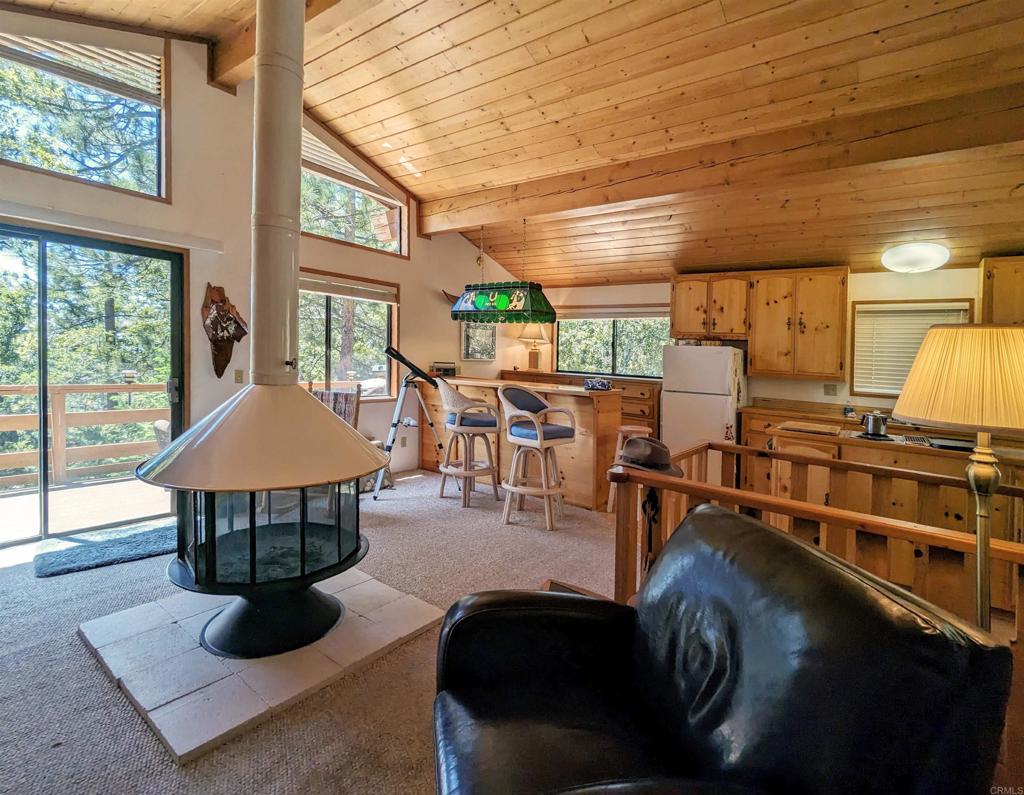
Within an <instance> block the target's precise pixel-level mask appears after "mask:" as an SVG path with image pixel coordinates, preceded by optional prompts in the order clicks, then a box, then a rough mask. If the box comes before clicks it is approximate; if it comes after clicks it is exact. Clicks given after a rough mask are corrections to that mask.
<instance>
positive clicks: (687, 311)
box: [670, 276, 710, 339]
mask: <svg viewBox="0 0 1024 795" xmlns="http://www.w3.org/2000/svg"><path fill="white" fill-rule="evenodd" d="M709 281H710V280H709V278H708V277H707V276H686V277H682V278H679V279H674V280H673V281H672V307H671V317H672V322H671V331H670V333H671V335H672V336H673V337H675V338H676V339H686V338H693V337H706V336H707V334H708V282H709Z"/></svg>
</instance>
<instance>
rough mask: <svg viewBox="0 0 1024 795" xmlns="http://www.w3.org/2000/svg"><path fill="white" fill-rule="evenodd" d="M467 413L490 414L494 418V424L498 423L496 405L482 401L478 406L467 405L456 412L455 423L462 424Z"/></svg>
mask: <svg viewBox="0 0 1024 795" xmlns="http://www.w3.org/2000/svg"><path fill="white" fill-rule="evenodd" d="M466 414H488V415H490V416H491V417H493V418H494V424H495V425H497V424H498V412H497V410H496V409H495V408H494V406H492V405H490V404H488V403H484V402H483V401H480V402H479V404H478V405H476V406H466V407H464V408H461V409H459V410H458V411H456V412H455V423H454V424H455V425H461V424H462V418H463V416H465V415H466Z"/></svg>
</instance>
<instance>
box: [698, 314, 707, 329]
mask: <svg viewBox="0 0 1024 795" xmlns="http://www.w3.org/2000/svg"><path fill="white" fill-rule="evenodd" d="M700 327H701V328H703V329H706V328H707V327H708V317H707V315H705V316H704V317H702V318H701V319H700Z"/></svg>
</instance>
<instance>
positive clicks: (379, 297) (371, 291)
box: [299, 271, 398, 304]
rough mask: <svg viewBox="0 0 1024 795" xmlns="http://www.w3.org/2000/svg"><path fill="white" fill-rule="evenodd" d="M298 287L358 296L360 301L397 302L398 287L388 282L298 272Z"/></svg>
mask: <svg viewBox="0 0 1024 795" xmlns="http://www.w3.org/2000/svg"><path fill="white" fill-rule="evenodd" d="M299 289H300V290H306V291H308V292H311V293H326V294H327V295H338V296H342V297H343V298H358V299H360V300H362V301H377V302H379V303H383V304H397V303H398V288H396V287H393V286H391V285H389V284H377V283H375V282H364V281H362V280H361V279H354V278H351V277H348V276H335V275H328V274H321V273H309V272H308V271H301V272H300V273H299Z"/></svg>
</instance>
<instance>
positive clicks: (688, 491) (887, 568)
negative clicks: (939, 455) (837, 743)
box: [609, 443, 1024, 631]
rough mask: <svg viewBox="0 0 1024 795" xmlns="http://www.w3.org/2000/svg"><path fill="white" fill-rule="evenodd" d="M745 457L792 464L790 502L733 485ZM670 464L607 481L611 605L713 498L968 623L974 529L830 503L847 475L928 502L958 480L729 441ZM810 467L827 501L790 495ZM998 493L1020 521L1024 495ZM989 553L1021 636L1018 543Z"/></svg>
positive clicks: (1021, 549)
mask: <svg viewBox="0 0 1024 795" xmlns="http://www.w3.org/2000/svg"><path fill="white" fill-rule="evenodd" d="M710 452H717V453H719V454H720V455H721V462H720V464H719V466H718V470H719V476H720V480H721V482H722V483H724V484H727V485H716V484H711V483H707V482H706V479H707V473H708V466H709V460H710V458H709V455H708V454H709V453H710ZM744 455H758V456H763V455H767V456H770V457H772V458H773V459H774V460H778V461H786V462H787V463H788V464H789V465H790V466H791V467H792V470H791V472H790V484H791V485H790V488H789V491H790V496H779V495H775V494H761V493H757V492H753V491H748V490H742V489H738V488H735V482H736V477H737V475H736V472H737V469H738V463H739V458H740V457H741V456H744ZM673 460H674V461H675V462H676V463H678V464H679V465H680V466H681V467H682V469H683V472H684V477H681V478H676V477H668V476H665V475H659V474H656V473H649V472H644V471H642V470H635V469H626V468H622V467H615V468H613V469H612V470H611V471H610V472H609V479H610V480H611V481H612V482H613V483H617V484H624V485H620V486H618V489H619V491H618V493H617V496H616V500H617V505H618V510H617V516H616V567H615V598H616V599H619V600H626V599H628V598H629V597H630V596H632V595H633V594H634V593H635V592H636V590H637V588H638V587H639V584H640V582H641V581H642V578H643V576H644V575H645V574H646V571H647V569H648V568H649V566H650V565H651V564H652V563H653V561H654V560H655V559H656V558H657V555H658V553H659V552H660V551H661V548H662V546H663V545H664V543H665V542H666V541H667V540H668V538H669V536H670V535H671V534H672V532H673V531H674V530H675V529H676V527H677V526H678V525H679V523H680V522H681V521H682V519H683V518H684V517H685V516H686V514H687V512H688V511H689V510H690V509H691V508H693V507H694V506H695V505H698V504H700V503H705V502H713V503H717V504H719V505H722V506H723V507H726V508H728V509H730V510H734V511H740V512H743V513H746V514H750V515H753V516H756V517H758V518H761V519H762V520H764V521H766V522H768V523H769V524H772V525H773V526H775V527H777V528H779V529H780V530H783V531H784V532H789V533H792V534H793V535H795V536H796V537H798V538H800V539H801V540H803V541H805V542H806V543H808V544H812V545H815V546H818V547H820V548H822V549H825V550H827V551H829V552H831V553H833V554H835V555H837V556H839V557H841V558H844V559H845V560H848V561H850V562H852V563H854V564H856V565H858V566H861V567H862V568H865V569H867V570H869V571H871V572H872V573H874V574H876V575H878V576H880V577H882V578H883V579H886V580H889V581H891V582H894V583H896V584H898V585H901V586H903V587H905V588H908V589H909V590H912V591H913V592H914V593H916V594H919V595H920V596H922V597H923V598H925V599H928V600H929V601H931V602H934V603H936V604H938V605H939V606H941V607H944V608H946V609H948V610H950V611H952V612H954V613H957V614H958V615H960V616H962V617H963V618H966V619H968V620H973V616H974V611H973V605H974V598H973V593H974V565H973V561H974V554H973V553H974V550H975V538H974V535H973V534H972V533H968V532H963V531H960V530H951V529H948V528H943V527H939V526H935V525H934V524H930V523H928V522H920V521H908V520H905V519H897V518H891V517H885V516H877V515H872V514H869V513H865V512H860V511H853V510H850V509H848V508H846V507H843V505H842V504H836V503H837V502H840V501H842V500H845V496H844V493H843V489H844V487H849V478H850V477H852V476H853V475H854V474H857V475H861V476H870V478H871V480H870V484H869V485H868V486H867V488H869V489H870V488H872V485H871V484H874V485H875V486H877V487H878V488H888V487H889V484H890V482H891V481H892V480H909V481H912V482H914V483H916V484H917V487H918V489H919V490H920V492H919V493H920V495H921V496H920V499H921V500H923V501H925V502H926V503H927V502H928V501H929V500H937V499H938V497H937V491H936V490H938V489H949V488H954V489H965V488H967V484H966V482H965V481H963V479H960V478H954V477H948V476H942V475H931V474H929V473H923V472H915V471H912V470H893V469H887V468H885V467H877V466H873V465H869V464H858V463H854V462H847V461H837V460H832V459H821V458H813V457H809V456H800V455H796V454H787V453H779V452H774V451H765V450H761V449H757V448H745V447H742V446H740V445H728V444H709V443H705V444H702V445H698V446H696V447H694V448H691V449H689V450H684V451H681V452H679V453H678V454H676V455H674V456H673ZM812 466H814V467H824V468H825V469H826V470H827V471H828V473H829V481H828V482H829V489H830V490H829V494H830V498H829V504H828V505H819V504H815V503H813V502H807V501H805V500H801V499H797V497H798V496H799V495H801V493H802V492H803V491H804V484H805V483H806V479H807V472H808V468H809V467H812ZM858 488H863V487H862V486H858ZM999 494H1000V495H1002V496H1004V497H1005V498H1006V499H1007V500H1009V501H1011V502H1012V503H1014V504H1015V511H1014V513H1015V515H1019V514H1020V504H1021V501H1022V499H1024V489H1022V488H1020V487H1018V486H1004V487H1002V488H1001V489H1000V491H999ZM863 497H864V495H863V494H859V495H858V499H863ZM844 504H845V503H844ZM925 508H926V511H925V515H926V516H931V515H933V511H934V510H935V509H934V507H933V506H925ZM1018 527H1019V525H1018ZM991 556H992V560H993V571H995V570H996V568H997V567H1001V569H1002V570H1005V572H1006V576H1007V577H1008V578H1009V579H1010V583H1009V584H1010V589H1011V593H1012V596H1013V598H1012V600H1011V602H1010V604H1009V605H1006V606H1007V607H1009V608H1011V609H1012V610H1013V611H1014V615H1015V620H1016V624H1017V630H1018V631H1020V630H1021V629H1022V628H1024V608H1022V602H1024V600H1021V599H1019V598H1017V597H1018V596H1019V594H1020V586H1021V584H1022V583H1021V568H1020V564H1021V563H1024V544H1021V543H1018V542H1017V541H1014V540H1008V539H999V538H996V539H993V541H992V546H991Z"/></svg>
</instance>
